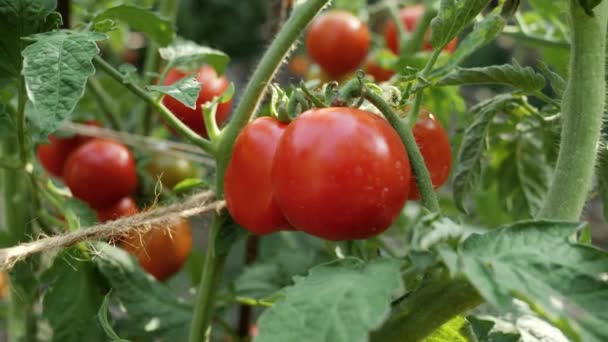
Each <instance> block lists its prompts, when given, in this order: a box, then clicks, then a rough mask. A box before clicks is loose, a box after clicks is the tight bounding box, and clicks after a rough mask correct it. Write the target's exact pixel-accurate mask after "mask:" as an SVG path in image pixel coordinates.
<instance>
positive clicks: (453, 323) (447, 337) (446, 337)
mask: <svg viewBox="0 0 608 342" xmlns="http://www.w3.org/2000/svg"><path fill="white" fill-rule="evenodd" d="M471 335H472V331H471V326H470V325H469V322H467V320H466V319H464V317H462V316H456V317H454V318H452V319H451V320H449V321H448V322H446V323H444V324H443V325H442V326H441V327H439V329H437V330H435V331H434V332H433V333H432V334H431V335H429V336H428V337H426V338H424V339H423V340H422V342H469V341H471V342H472V341H475V340H474V339H473V338H472V336H471Z"/></svg>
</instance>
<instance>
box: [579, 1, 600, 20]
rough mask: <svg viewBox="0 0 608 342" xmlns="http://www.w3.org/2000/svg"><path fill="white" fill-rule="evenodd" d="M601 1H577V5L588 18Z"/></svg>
mask: <svg viewBox="0 0 608 342" xmlns="http://www.w3.org/2000/svg"><path fill="white" fill-rule="evenodd" d="M600 2H602V0H578V3H579V4H580V5H581V7H583V9H584V10H585V13H587V15H588V16H590V17H593V9H594V8H595V7H596V6H597V5H599V4H600Z"/></svg>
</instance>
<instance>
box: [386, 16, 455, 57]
mask: <svg viewBox="0 0 608 342" xmlns="http://www.w3.org/2000/svg"><path fill="white" fill-rule="evenodd" d="M423 14H424V5H415V6H409V7H404V8H402V9H401V11H399V17H401V21H402V22H403V26H404V27H405V30H406V31H407V32H412V31H414V29H415V28H416V24H418V20H420V18H421V17H422V15H423ZM430 38H431V30H430V29H429V31H428V32H427V33H426V36H425V38H424V44H423V47H422V49H423V50H424V51H433V46H432V45H431V44H430V43H429V39H430ZM384 41H385V42H386V46H388V48H389V49H391V50H392V51H393V52H394V53H396V54H398V53H399V39H398V35H397V27H396V25H395V23H394V22H393V21H392V20H389V21H388V22H387V23H386V27H385V29H384ZM456 44H458V39H457V38H454V39H452V41H450V42H449V43H448V44H447V45H446V46H445V48H443V50H444V51H447V52H450V53H451V52H454V50H456Z"/></svg>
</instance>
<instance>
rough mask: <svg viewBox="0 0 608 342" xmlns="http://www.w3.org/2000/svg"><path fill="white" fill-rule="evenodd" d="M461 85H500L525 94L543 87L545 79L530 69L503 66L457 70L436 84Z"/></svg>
mask: <svg viewBox="0 0 608 342" xmlns="http://www.w3.org/2000/svg"><path fill="white" fill-rule="evenodd" d="M463 84H502V85H507V86H510V87H513V88H516V89H521V90H522V91H525V92H534V91H538V90H541V89H543V88H544V87H545V78H544V77H543V76H542V75H541V74H538V73H536V72H535V71H534V69H532V68H531V67H522V66H521V65H518V64H516V65H512V64H504V65H492V66H488V67H482V68H466V69H465V68H457V69H456V70H454V71H453V72H451V73H450V74H448V75H446V76H445V77H443V78H441V79H440V80H439V81H438V82H437V85H438V86H454V85H463Z"/></svg>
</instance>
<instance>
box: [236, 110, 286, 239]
mask: <svg viewBox="0 0 608 342" xmlns="http://www.w3.org/2000/svg"><path fill="white" fill-rule="evenodd" d="M285 128H287V124H285V123H281V122H279V121H278V120H277V119H274V118H270V117H261V118H258V119H256V120H254V121H252V122H250V123H249V124H248V125H247V126H245V128H244V129H243V130H242V131H241V133H240V134H239V136H238V137H237V139H236V142H235V144H234V149H233V152H232V158H231V159H230V162H229V163H228V168H227V169H226V174H225V176H224V192H225V198H226V206H227V208H228V212H230V215H232V217H233V218H234V220H235V221H236V222H237V223H238V224H240V225H241V226H243V227H244V228H245V229H247V230H248V231H250V232H251V233H253V234H257V235H264V234H270V233H274V232H276V231H278V230H281V229H283V228H285V227H286V226H288V223H287V221H286V220H285V218H284V217H283V213H281V209H279V206H278V204H277V202H276V200H275V198H274V195H273V193H272V181H271V176H272V163H273V160H274V155H275V152H276V148H277V145H278V144H279V139H280V138H281V136H282V135H283V132H284V131H285Z"/></svg>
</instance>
